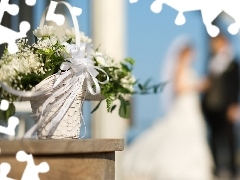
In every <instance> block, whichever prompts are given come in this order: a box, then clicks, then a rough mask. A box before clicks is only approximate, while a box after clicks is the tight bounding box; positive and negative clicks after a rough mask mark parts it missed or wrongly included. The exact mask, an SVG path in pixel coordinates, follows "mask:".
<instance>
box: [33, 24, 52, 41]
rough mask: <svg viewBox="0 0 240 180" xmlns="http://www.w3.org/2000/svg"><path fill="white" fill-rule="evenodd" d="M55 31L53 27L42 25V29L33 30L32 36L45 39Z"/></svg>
mask: <svg viewBox="0 0 240 180" xmlns="http://www.w3.org/2000/svg"><path fill="white" fill-rule="evenodd" d="M55 30H56V29H55V28H54V27H53V26H47V25H44V26H43V28H42V29H41V28H39V27H38V28H37V29H36V30H34V31H33V34H34V35H35V36H36V37H38V38H40V37H46V36H51V35H53V34H54V31H55Z"/></svg>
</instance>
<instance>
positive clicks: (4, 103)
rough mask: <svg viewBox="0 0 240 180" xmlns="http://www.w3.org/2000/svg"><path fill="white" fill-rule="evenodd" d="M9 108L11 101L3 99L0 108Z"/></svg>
mask: <svg viewBox="0 0 240 180" xmlns="http://www.w3.org/2000/svg"><path fill="white" fill-rule="evenodd" d="M8 108H9V102H8V101H7V100H5V99H3V100H2V101H1V103H0V110H2V111H6V110H7V109H8Z"/></svg>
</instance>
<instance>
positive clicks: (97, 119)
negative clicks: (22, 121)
mask: <svg viewBox="0 0 240 180" xmlns="http://www.w3.org/2000/svg"><path fill="white" fill-rule="evenodd" d="M92 13H93V16H92V17H93V21H92V22H93V25H92V29H93V42H94V45H95V47H97V46H98V45H100V48H101V50H105V51H106V52H107V53H108V54H109V55H110V56H112V57H113V58H114V59H115V60H116V61H120V60H123V58H124V56H125V1H123V0H115V1H113V0H101V1H100V0H92ZM92 117H93V119H92V137H93V138H124V136H125V133H126V129H127V127H128V120H126V119H122V118H120V117H119V115H118V110H117V109H116V110H115V111H114V112H113V113H112V114H110V113H107V111H106V104H105V102H104V103H102V104H101V107H100V109H98V110H97V111H96V112H94V114H93V116H92ZM122 155H123V154H122V152H120V153H117V156H116V163H117V164H116V179H119V180H121V179H122V176H121V174H122V172H121V169H122V168H121V164H122V162H121V160H122Z"/></svg>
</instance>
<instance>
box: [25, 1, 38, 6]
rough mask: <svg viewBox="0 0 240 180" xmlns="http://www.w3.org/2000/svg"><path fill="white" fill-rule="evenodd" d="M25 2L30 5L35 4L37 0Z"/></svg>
mask: <svg viewBox="0 0 240 180" xmlns="http://www.w3.org/2000/svg"><path fill="white" fill-rule="evenodd" d="M25 3H26V4H27V5H28V6H34V5H35V4H36V0H25Z"/></svg>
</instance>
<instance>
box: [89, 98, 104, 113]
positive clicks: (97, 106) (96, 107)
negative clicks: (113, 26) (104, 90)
mask: <svg viewBox="0 0 240 180" xmlns="http://www.w3.org/2000/svg"><path fill="white" fill-rule="evenodd" d="M101 103H102V101H99V103H98V104H97V105H96V106H95V108H94V109H93V110H92V111H91V114H92V113H94V112H95V111H96V110H97V109H98V108H99V106H100V105H101Z"/></svg>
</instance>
